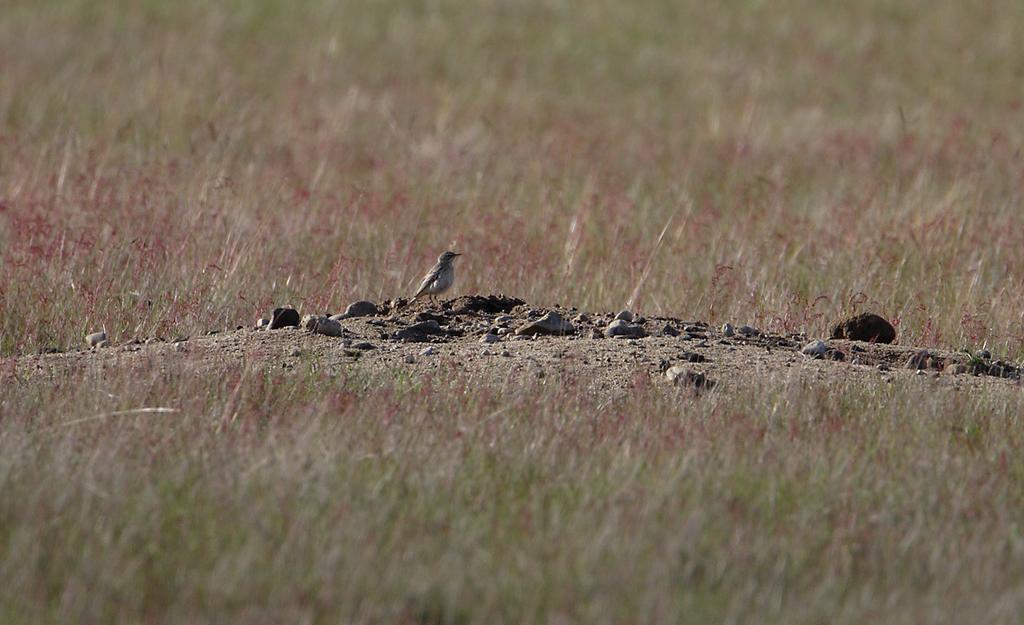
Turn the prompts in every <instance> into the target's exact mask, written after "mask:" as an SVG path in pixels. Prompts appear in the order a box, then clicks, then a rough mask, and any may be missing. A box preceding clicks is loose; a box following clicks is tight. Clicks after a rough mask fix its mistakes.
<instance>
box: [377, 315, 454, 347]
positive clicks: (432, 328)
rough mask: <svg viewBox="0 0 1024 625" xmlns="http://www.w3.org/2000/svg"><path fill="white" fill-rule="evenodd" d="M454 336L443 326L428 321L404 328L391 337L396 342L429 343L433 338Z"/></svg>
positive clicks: (431, 320)
mask: <svg viewBox="0 0 1024 625" xmlns="http://www.w3.org/2000/svg"><path fill="white" fill-rule="evenodd" d="M450 334H452V333H451V332H449V331H448V330H445V329H444V328H442V327H441V324H439V323H438V322H436V321H434V320H433V319H430V320H428V321H421V322H419V323H414V324H412V325H411V326H409V327H407V328H402V329H401V330H399V331H398V332H395V333H394V334H392V335H391V338H392V339H393V340H396V341H404V342H406V343H423V342H425V341H429V340H430V338H431V337H433V336H447V335H450Z"/></svg>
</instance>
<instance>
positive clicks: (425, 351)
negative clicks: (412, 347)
mask: <svg viewBox="0 0 1024 625" xmlns="http://www.w3.org/2000/svg"><path fill="white" fill-rule="evenodd" d="M436 351H437V350H435V349H434V348H433V347H425V348H423V350H422V351H421V352H420V356H432V355H433V354H434V353H435V352H436Z"/></svg>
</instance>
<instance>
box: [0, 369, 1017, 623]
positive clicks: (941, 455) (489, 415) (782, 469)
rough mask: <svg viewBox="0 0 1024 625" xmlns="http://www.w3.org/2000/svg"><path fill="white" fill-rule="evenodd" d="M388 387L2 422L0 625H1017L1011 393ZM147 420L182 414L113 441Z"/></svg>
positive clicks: (171, 395) (317, 381) (111, 405)
mask: <svg viewBox="0 0 1024 625" xmlns="http://www.w3.org/2000/svg"><path fill="white" fill-rule="evenodd" d="M398 375H399V374H396V377H394V378H391V379H384V380H381V379H377V380H358V379H345V378H344V377H338V378H332V377H330V376H325V375H324V374H322V373H321V374H317V375H312V374H309V373H308V372H306V373H302V372H299V373H297V374H296V375H294V376H288V377H280V378H275V379H269V378H262V377H261V378H254V377H253V376H252V374H251V373H247V372H246V371H245V370H244V369H239V370H237V371H234V372H232V373H231V374H230V375H227V376H224V377H223V378H221V379H205V380H196V379H195V378H194V375H193V374H192V373H191V371H189V370H187V369H185V370H177V369H173V368H172V369H171V370H170V371H167V370H162V371H161V370H156V369H145V368H143V369H138V370H134V371H130V372H123V374H121V375H119V376H117V377H114V378H113V379H111V377H110V376H108V377H106V378H105V379H104V378H98V377H94V376H88V375H86V376H81V378H77V377H76V378H75V379H71V380H67V381H66V382H62V383H58V384H56V385H55V386H54V387H52V388H45V389H44V388H42V387H34V388H33V389H31V390H28V391H26V392H24V393H20V394H18V395H17V396H16V397H14V398H11V399H10V400H9V401H5V402H4V403H3V404H2V408H3V412H0V419H2V423H3V428H2V430H0V485H2V487H3V493H4V495H3V497H0V520H2V523H0V544H2V545H3V550H2V551H3V553H4V554H5V555H4V557H3V558H2V559H0V571H2V573H3V578H4V579H5V584H4V586H3V588H2V589H0V606H3V608H4V621H5V622H20V621H24V622H29V621H34V620H37V619H42V620H45V621H50V622H137V621H147V622H168V623H174V622H189V623H201V622H224V621H225V620H242V621H246V622H256V623H260V622H266V623H272V622H381V623H394V622H410V623H493V622H509V623H539V622H552V623H558V622H579V623H670V622H694V623H700V622H738V623H745V622H757V623H788V624H793V623H822V622H828V623H863V622H865V620H871V621H876V622H879V621H880V622H886V623H921V622H929V623H959V622H964V619H965V615H970V617H969V618H968V619H967V620H970V621H971V622H986V623H1012V622H1018V621H1019V617H1020V614H1021V611H1022V610H1024V595H1022V594H1021V592H1020V588H1021V584H1022V583H1024V567H1022V566H1021V562H1022V561H1024V560H1022V558H1024V537H1022V536H1021V533H1020V527H1021V523H1022V522H1024V518H1022V516H1024V515H1022V503H1024V502H1022V500H1021V493H1022V492H1024V491H1022V490H1021V478H1022V477H1024V461H1022V460H1021V458H1022V455H1021V440H1022V436H1021V433H1022V429H1021V422H1020V414H1021V413H1022V411H1024V396H1022V395H1021V393H1020V391H1019V389H1018V388H1006V389H1005V390H1004V391H998V392H994V393H992V394H991V395H989V396H987V397H984V398H979V397H976V396H966V395H958V394H957V393H956V392H954V391H951V390H946V391H943V392H940V393H934V392H928V391H925V390H924V389H925V388H926V386H922V387H917V385H909V386H907V387H904V388H900V387H892V386H887V385H885V384H883V383H881V382H879V383H877V384H858V385H845V386H840V387H838V388H833V389H827V388H823V387H822V386H820V385H817V384H813V383H810V381H804V380H801V379H799V378H792V377H788V376H781V375H774V374H773V375H770V376H768V377H767V378H766V379H765V380H764V384H763V386H762V387H761V388H758V389H756V390H740V391H736V392H734V393H726V392H720V393H713V394H711V395H709V396H707V397H705V398H703V399H702V400H700V401H693V400H692V398H690V397H689V396H684V395H680V396H666V395H665V394H664V393H663V392H661V391H656V390H655V389H652V388H648V387H644V386H638V387H636V388H635V389H634V392H633V393H631V394H630V396H629V397H628V398H625V399H622V400H619V401H616V402H613V403H610V404H602V405H597V404H596V403H595V402H594V401H593V400H591V399H588V398H587V397H585V396H581V395H580V394H579V393H578V392H575V391H573V390H572V389H570V388H567V387H563V386H560V385H559V384H557V382H549V383H548V385H547V386H531V385H527V386H525V387H523V388H521V389H516V390H513V389H504V391H499V390H497V389H495V390H487V389H476V390H473V391H468V390H466V389H469V388H473V386H474V384H473V380H471V379H463V378H460V377H458V376H457V375H455V374H453V378H452V379H439V378H436V379H433V380H425V381H416V382H414V381H409V380H403V379H402V378H401V377H398ZM140 389H143V390H142V392H140ZM147 404H148V405H154V404H159V405H163V406H167V407H173V408H175V409H177V410H179V411H180V412H179V413H176V414H174V415H160V414H130V415H112V414H111V413H113V412H115V411H118V410H125V409H130V408H135V407H138V406H139V405H147ZM39 406H45V408H42V409H39V408H38V407H39ZM23 415H25V416H23ZM68 415H107V416H99V417H97V418H94V419H89V420H78V421H74V422H69V420H68V418H67V417H68Z"/></svg>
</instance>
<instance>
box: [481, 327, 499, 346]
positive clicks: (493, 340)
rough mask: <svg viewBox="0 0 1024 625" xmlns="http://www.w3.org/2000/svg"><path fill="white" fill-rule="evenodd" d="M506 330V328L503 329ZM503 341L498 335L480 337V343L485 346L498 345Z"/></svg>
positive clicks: (488, 334)
mask: <svg viewBox="0 0 1024 625" xmlns="http://www.w3.org/2000/svg"><path fill="white" fill-rule="evenodd" d="M503 329H504V328H503ZM500 340H501V337H500V336H498V335H497V334H490V333H487V334H485V335H483V336H481V337H480V342H481V343H485V344H491V343H497V342H498V341H500Z"/></svg>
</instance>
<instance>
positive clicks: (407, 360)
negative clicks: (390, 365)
mask: <svg viewBox="0 0 1024 625" xmlns="http://www.w3.org/2000/svg"><path fill="white" fill-rule="evenodd" d="M414 362H416V357H415V356H413V355H412V354H406V356H405V363H406V364H408V365H411V364H413V363H414Z"/></svg>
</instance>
